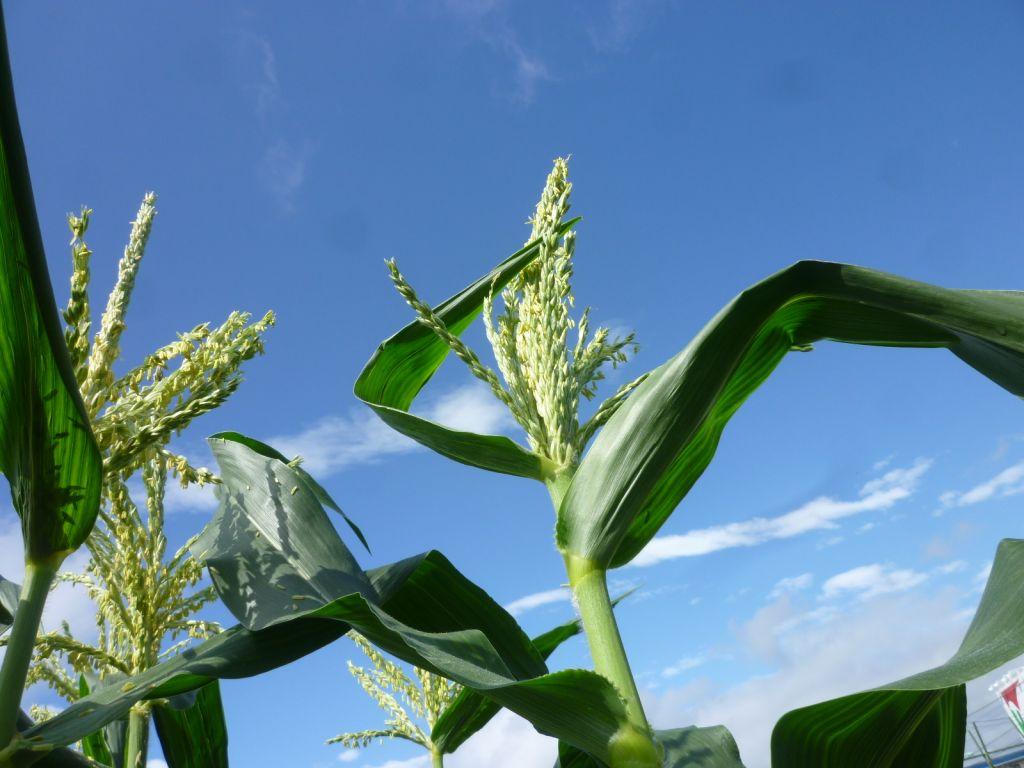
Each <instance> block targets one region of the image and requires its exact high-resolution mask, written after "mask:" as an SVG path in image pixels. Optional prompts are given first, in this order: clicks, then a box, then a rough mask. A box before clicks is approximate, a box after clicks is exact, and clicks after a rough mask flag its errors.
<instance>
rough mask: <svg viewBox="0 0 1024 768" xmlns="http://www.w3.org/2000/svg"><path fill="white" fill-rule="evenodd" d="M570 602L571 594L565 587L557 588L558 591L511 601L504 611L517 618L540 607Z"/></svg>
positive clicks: (540, 593) (549, 591) (553, 590)
mask: <svg viewBox="0 0 1024 768" xmlns="http://www.w3.org/2000/svg"><path fill="white" fill-rule="evenodd" d="M570 600H572V593H571V592H570V591H569V590H568V589H567V588H566V587H559V588H558V589H549V590H547V591H545V592H535V593H533V594H532V595H526V596H524V597H520V598H519V599H518V600H513V601H512V602H511V603H509V604H508V605H506V606H505V610H506V611H508V612H509V613H511V614H512V615H513V616H519V615H521V614H524V613H526V612H527V611H531V610H533V609H534V608H540V607H541V606H542V605H551V604H552V603H562V602H569V601H570Z"/></svg>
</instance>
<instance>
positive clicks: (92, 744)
mask: <svg viewBox="0 0 1024 768" xmlns="http://www.w3.org/2000/svg"><path fill="white" fill-rule="evenodd" d="M89 693H90V688H89V682H88V681H87V680H86V679H85V675H79V676H78V695H79V696H80V697H83V698H84V697H85V696H88V695H89ZM110 725H114V723H111V724H110ZM109 727H110V726H109V725H108V726H107V728H109ZM105 730H106V728H102V729H100V730H98V731H94V732H93V733H90V734H89V735H88V736H85V737H84V738H83V739H82V754H84V755H85V756H86V757H88V758H90V759H91V760H95V761H96V762H98V763H102V764H103V765H110V766H116V765H117V764H118V763H115V762H114V755H113V753H112V750H111V749H110V745H109V744H107V737H106V734H105V733H104V731H105ZM118 762H120V761H118Z"/></svg>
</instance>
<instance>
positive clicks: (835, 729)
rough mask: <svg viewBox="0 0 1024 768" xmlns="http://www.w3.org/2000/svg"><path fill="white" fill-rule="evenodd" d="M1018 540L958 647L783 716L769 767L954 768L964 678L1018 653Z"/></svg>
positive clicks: (1023, 597) (1007, 544) (1022, 608)
mask: <svg viewBox="0 0 1024 768" xmlns="http://www.w3.org/2000/svg"><path fill="white" fill-rule="evenodd" d="M1022 626H1024V540H1018V539H1005V540H1004V541H1002V542H1001V543H1000V544H999V549H998V550H997V552H996V558H995V562H994V564H993V567H992V574H991V576H990V577H989V580H988V584H987V585H986V587H985V593H984V594H983V595H982V598H981V604H980V605H979V606H978V612H977V613H976V614H975V616H974V621H972V622H971V626H970V627H969V628H968V630H967V634H966V635H965V637H964V640H963V642H962V643H961V645H960V648H959V649H958V650H957V652H956V653H955V654H954V655H953V657H952V658H951V659H950V660H949V661H947V662H946V663H945V664H943V665H942V666H940V667H936V668H934V669H930V670H928V671H926V672H922V673H920V674H917V675H914V676H912V677H908V678H906V679H904V680H900V681H897V682H895V683H891V684H889V685H884V686H881V687H880V688H876V689H874V690H871V691H865V692H863V693H857V694H853V695H851V696H844V697H842V698H839V699H833V700H831V701H826V702H823V703H821V704H814V705H812V706H810V707H804V708H802V709H796V710H793V711H792V712H789V713H787V714H786V715H784V716H783V717H782V718H781V719H780V720H779V722H778V723H777V724H776V726H775V731H774V733H773V734H772V764H773V765H774V766H776V768H823V766H829V768H847V767H849V768H853V767H854V766H863V765H871V766H875V767H877V768H896V766H904V765H913V766H914V767H915V768H954V767H956V768H959V766H960V765H961V764H962V763H961V761H962V758H963V748H964V733H965V731H964V728H965V723H966V719H967V716H966V700H965V696H964V684H965V683H967V682H969V681H970V680H973V679H975V678H977V677H980V676H982V675H984V674H987V673H988V672H991V671H992V670H994V669H996V668H998V667H999V666H1001V665H1003V664H1005V663H1007V662H1009V661H1011V660H1012V659H1015V658H1017V657H1018V656H1020V655H1021V654H1024V632H1022V631H1021V627H1022Z"/></svg>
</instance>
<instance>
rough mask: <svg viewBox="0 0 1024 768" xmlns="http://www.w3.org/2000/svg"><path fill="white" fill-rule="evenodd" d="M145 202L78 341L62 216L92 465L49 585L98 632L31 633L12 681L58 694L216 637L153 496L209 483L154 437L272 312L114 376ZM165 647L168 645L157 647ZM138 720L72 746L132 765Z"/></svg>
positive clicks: (138, 711)
mask: <svg viewBox="0 0 1024 768" xmlns="http://www.w3.org/2000/svg"><path fill="white" fill-rule="evenodd" d="M155 203H156V196H155V195H154V194H152V193H149V194H147V195H146V196H145V197H144V199H143V201H142V205H141V207H140V208H139V212H138V215H137V216H136V218H135V220H134V222H133V223H132V227H131V232H130V235H129V239H128V244H127V246H126V247H125V249H124V254H123V256H122V258H121V261H120V264H119V269H118V277H117V282H116V284H115V285H114V288H113V289H112V291H111V293H110V295H109V297H108V299H107V302H106V309H105V311H104V312H103V316H102V322H101V326H100V328H99V330H98V331H97V333H96V334H95V338H93V339H92V340H91V341H90V338H89V335H90V317H91V312H90V305H89V285H90V269H89V265H90V259H91V256H92V251H91V250H90V249H89V247H88V245H87V244H86V242H85V234H86V231H87V229H88V226H89V219H90V216H91V214H92V211H90V210H89V209H83V210H82V212H81V214H80V215H77V216H75V215H72V216H69V217H68V224H69V227H70V229H71V233H72V240H71V255H72V267H73V269H72V274H71V298H70V300H69V302H68V305H67V307H66V309H65V310H64V312H63V316H64V320H65V322H66V323H67V327H66V329H65V341H66V342H67V346H68V349H69V351H70V353H71V363H72V367H73V369H74V370H75V372H76V378H77V380H78V383H79V387H80V389H81V392H82V398H83V401H84V402H85V404H86V408H87V411H88V414H89V416H90V420H91V423H92V428H93V434H94V435H95V436H96V441H97V443H98V444H99V448H100V451H101V453H102V455H103V457H104V470H105V471H104V476H103V482H102V491H101V510H100V514H99V522H98V524H97V525H96V527H95V528H94V529H93V532H92V534H91V535H90V536H89V537H88V538H87V539H86V542H85V545H86V547H87V549H88V551H89V555H90V558H89V562H88V565H87V566H86V571H85V573H58V575H57V579H58V580H62V581H67V582H71V583H73V584H75V585H79V586H81V587H82V588H84V589H85V590H86V591H87V593H88V595H89V597H90V598H92V600H93V601H94V602H95V603H96V606H97V614H96V623H97V628H98V633H99V639H98V641H97V642H96V643H95V644H90V643H86V642H83V641H81V640H79V639H76V638H74V637H72V636H71V634H70V632H69V630H68V629H67V628H66V627H65V628H64V630H63V631H59V632H58V631H50V632H46V633H44V634H41V635H40V636H39V637H38V638H37V640H36V650H35V661H34V664H33V666H32V667H31V668H30V670H29V673H28V677H27V680H26V683H27V684H31V683H34V682H43V683H46V684H47V685H49V686H50V687H51V688H53V689H54V690H55V691H56V692H57V693H58V694H59V695H60V696H61V697H63V698H64V699H65V700H66V701H75V700H77V699H78V698H79V697H80V696H82V695H83V694H84V693H88V692H89V691H90V690H91V689H92V688H94V687H96V686H97V685H99V686H103V685H106V684H110V682H111V681H116V680H119V679H121V678H124V677H127V676H131V675H133V674H137V673H139V672H142V671H144V670H146V669H149V668H150V667H152V666H154V665H155V664H157V663H158V662H159V660H160V659H161V658H164V657H166V656H169V655H172V654H173V653H175V652H176V651H178V650H179V649H180V648H181V647H183V646H184V645H186V644H188V643H189V642H190V640H194V639H204V638H206V637H208V636H209V635H210V634H211V633H212V632H213V631H216V629H217V628H216V626H215V625H211V624H210V623H209V622H206V621H204V620H202V619H199V618H196V617H195V614H196V613H197V612H198V611H199V610H200V609H201V608H202V607H203V606H204V605H205V604H207V603H209V602H210V601H212V600H213V599H215V596H214V593H213V590H212V588H210V587H206V588H203V589H199V590H196V589H195V587H196V585H197V584H198V582H199V580H200V579H201V577H202V566H201V565H200V564H199V563H198V562H197V561H196V560H194V559H193V558H192V557H191V555H190V554H189V551H188V544H186V545H185V546H182V547H181V548H179V550H178V551H177V552H175V553H173V554H172V556H171V557H169V558H167V557H166V554H167V551H166V550H167V538H166V536H165V534H164V495H165V490H166V484H167V481H168V474H169V473H170V474H174V475H176V476H177V478H178V482H179V484H180V485H181V487H182V488H183V489H184V488H187V487H189V486H190V485H193V484H195V485H200V486H201V485H204V484H206V483H216V482H218V479H217V477H216V476H215V475H214V474H213V473H212V472H210V471H209V470H207V469H205V468H203V467H194V466H192V465H191V464H190V463H189V462H188V460H187V459H186V458H185V457H183V456H180V455H178V454H176V453H174V452H173V451H171V450H170V449H169V447H168V445H169V442H170V440H171V438H172V437H173V436H175V435H177V434H180V432H181V431H182V430H184V429H185V428H186V427H188V426H189V425H190V424H191V422H192V421H193V420H194V419H195V418H197V417H198V416H201V415H202V414H204V413H207V412H208V411H210V410H212V409H213V408H216V407H217V406H218V405H220V404H222V403H223V402H225V401H226V400H227V399H228V398H229V397H230V396H231V394H232V393H233V392H234V391H235V390H236V389H237V387H238V385H239V383H240V382H241V366H242V364H243V363H244V362H245V361H247V360H249V359H251V358H252V357H253V356H255V355H257V354H260V353H262V351H263V335H264V334H265V332H266V331H267V329H268V328H269V327H270V325H272V323H273V321H274V317H273V314H272V313H268V314H267V315H266V316H264V317H263V318H262V319H261V320H259V321H258V322H256V323H250V317H249V315H248V314H247V313H244V312H233V313H231V315H230V316H229V317H228V318H227V320H226V321H225V322H224V323H223V324H222V325H221V326H220V327H217V328H211V327H210V326H209V325H208V324H202V325H199V326H197V327H195V328H193V329H192V330H191V331H188V332H187V333H183V334H180V335H179V338H178V339H177V340H176V341H174V342H172V343H171V344H168V345H166V346H164V347H161V348H160V349H158V350H156V351H155V352H153V353H152V354H150V355H148V356H146V357H145V358H144V360H143V361H142V363H141V364H140V365H138V366H136V367H135V368H133V369H131V370H129V371H128V372H127V373H125V374H124V375H122V376H119V377H117V376H115V375H114V366H115V364H116V363H117V362H119V358H120V343H119V342H120V336H121V334H122V333H123V331H124V329H125V328H126V326H127V313H128V308H129V305H130V302H131V297H132V292H133V289H134V286H135V282H136V277H137V274H138V270H139V268H140V266H141V264H142V261H143V256H144V253H145V248H146V243H147V240H148V238H149V234H150V231H151V229H152V225H153V221H154V218H155V216H156V207H155ZM140 476H141V480H142V490H143V493H144V496H145V500H146V503H145V507H144V508H145V514H144V515H143V514H142V513H141V512H140V510H139V507H138V506H137V505H136V503H135V501H134V500H133V499H132V496H131V493H130V492H129V480H130V478H132V477H136V478H137V477H140ZM166 642H170V643H171V644H172V645H171V646H170V647H166V648H165V643H166ZM87 680H90V681H92V682H91V684H90V683H87V682H86V681H87ZM168 711H169V710H167V709H166V708H159V709H157V710H156V714H157V719H158V723H159V722H160V721H162V720H166V719H167V718H168V717H169V716H170V715H168V714H167V713H168ZM151 714H152V707H151V706H149V705H140V706H138V707H135V708H134V709H133V710H132V713H131V715H130V717H129V719H128V724H127V736H126V740H125V742H126V743H125V744H124V745H123V746H124V748H123V749H121V750H116V749H114V750H112V749H111V748H110V746H109V745H104V744H103V743H102V736H96V737H94V738H93V740H92V742H89V741H86V742H83V747H84V749H85V752H86V754H88V755H90V756H91V757H95V758H97V759H99V760H101V761H103V762H105V763H107V764H113V763H115V762H116V763H117V764H118V765H121V764H123V765H125V766H135V765H143V764H145V756H146V753H147V736H148V733H149V722H150V716H151ZM211 716H213V715H212V714H211ZM217 716H218V717H222V715H220V714H219V713H217ZM37 719H38V718H37ZM111 740H114V739H113V737H112V739H111ZM116 740H117V741H118V742H120V741H121V739H119V738H118V739H116Z"/></svg>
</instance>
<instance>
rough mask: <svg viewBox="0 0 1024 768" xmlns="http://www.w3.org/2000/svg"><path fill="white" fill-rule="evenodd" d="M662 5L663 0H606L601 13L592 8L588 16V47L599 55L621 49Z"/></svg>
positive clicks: (595, 4)
mask: <svg viewBox="0 0 1024 768" xmlns="http://www.w3.org/2000/svg"><path fill="white" fill-rule="evenodd" d="M663 4H664V2H663V0H607V2H605V3H604V9H603V12H601V11H596V9H594V10H595V11H596V12H594V13H591V14H590V15H589V20H588V23H587V32H588V34H589V36H590V42H591V44H592V45H593V46H594V48H595V49H597V50H598V51H599V52H601V53H611V52H616V51H622V50H625V49H626V48H628V47H629V44H630V43H632V42H633V40H634V39H635V38H636V37H637V36H638V35H639V34H640V32H641V31H642V30H643V29H644V28H645V27H646V26H647V25H648V24H649V23H650V22H651V16H652V14H653V13H654V12H655V11H656V10H657V9H658V7H659V6H661V5H663ZM593 5H594V6H597V5H598V4H597V3H593Z"/></svg>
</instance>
